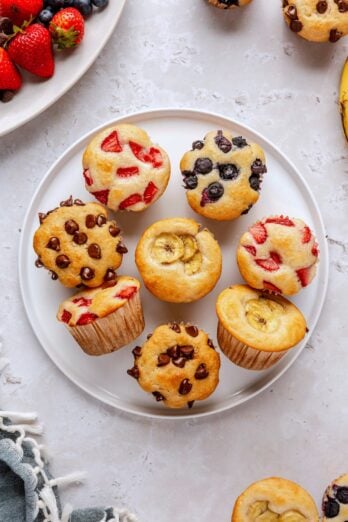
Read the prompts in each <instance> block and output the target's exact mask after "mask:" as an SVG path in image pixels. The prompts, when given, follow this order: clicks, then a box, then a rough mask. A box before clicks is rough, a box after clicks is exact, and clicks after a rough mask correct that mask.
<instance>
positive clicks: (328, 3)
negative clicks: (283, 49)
mask: <svg viewBox="0 0 348 522" xmlns="http://www.w3.org/2000/svg"><path fill="white" fill-rule="evenodd" d="M283 12H284V17H285V21H286V23H287V24H288V26H289V27H290V29H291V30H292V31H293V32H294V33H297V34H298V35H300V36H302V38H305V39H306V40H310V41H311V42H332V43H335V42H337V41H338V40H339V39H340V38H342V36H346V35H347V34H348V1H347V0H324V1H318V0H283Z"/></svg>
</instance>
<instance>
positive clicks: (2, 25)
mask: <svg viewBox="0 0 348 522" xmlns="http://www.w3.org/2000/svg"><path fill="white" fill-rule="evenodd" d="M0 31H2V32H3V33H5V34H6V35H10V34H12V33H13V23H12V22H11V20H10V18H7V17H6V16H1V17H0Z"/></svg>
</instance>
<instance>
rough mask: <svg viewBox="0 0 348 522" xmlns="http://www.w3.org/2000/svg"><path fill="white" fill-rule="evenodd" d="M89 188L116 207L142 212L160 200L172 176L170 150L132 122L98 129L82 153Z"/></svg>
mask: <svg viewBox="0 0 348 522" xmlns="http://www.w3.org/2000/svg"><path fill="white" fill-rule="evenodd" d="M82 163H83V169H84V171H83V175H84V179H85V187H86V189H87V190H88V191H89V192H90V193H91V194H92V195H93V196H94V197H95V198H96V199H98V201H100V202H101V203H103V204H104V205H106V206H107V207H108V208H110V209H111V210H113V211H115V212H116V211H119V210H128V211H133V212H140V211H142V210H144V209H146V208H147V207H149V206H150V205H152V204H153V203H154V202H155V201H157V200H158V199H159V198H160V196H161V195H162V194H163V192H164V191H165V189H166V188H167V185H168V182H169V177H170V161H169V157H168V154H167V153H166V152H165V150H164V149H163V148H162V147H160V146H159V145H155V144H153V142H152V141H151V139H150V137H149V136H148V134H147V133H146V132H145V131H144V130H142V129H140V128H139V127H136V126H135V125H130V124H119V125H114V126H112V127H109V128H107V129H104V130H102V131H100V132H98V133H97V134H96V135H95V136H94V137H93V138H92V140H91V141H90V142H89V143H88V145H87V147H86V149H85V151H84V154H83V162H82Z"/></svg>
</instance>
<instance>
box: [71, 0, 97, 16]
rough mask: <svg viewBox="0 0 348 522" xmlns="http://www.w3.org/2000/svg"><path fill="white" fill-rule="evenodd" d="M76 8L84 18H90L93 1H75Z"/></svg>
mask: <svg viewBox="0 0 348 522" xmlns="http://www.w3.org/2000/svg"><path fill="white" fill-rule="evenodd" d="M74 7H76V9H77V10H78V11H80V13H81V14H82V15H83V16H89V15H90V14H91V13H92V11H93V7H92V4H91V0H74Z"/></svg>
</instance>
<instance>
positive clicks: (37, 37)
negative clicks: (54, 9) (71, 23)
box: [8, 24, 54, 78]
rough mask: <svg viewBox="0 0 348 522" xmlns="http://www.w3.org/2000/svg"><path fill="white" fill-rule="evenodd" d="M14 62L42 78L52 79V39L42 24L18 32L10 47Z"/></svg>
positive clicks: (9, 50) (9, 51)
mask: <svg viewBox="0 0 348 522" xmlns="http://www.w3.org/2000/svg"><path fill="white" fill-rule="evenodd" d="M8 53H9V55H10V57H11V58H12V60H13V61H14V62H15V63H16V64H17V65H19V66H20V67H22V68H23V69H25V70H26V71H29V72H30V73H32V74H35V75H36V76H40V78H50V77H51V76H52V75H53V73H54V59H53V52H52V39H51V35H50V33H49V31H48V30H47V29H46V28H45V27H43V26H42V25H41V24H32V25H29V26H27V27H26V28H25V29H21V30H19V31H18V32H17V34H16V36H15V37H14V38H13V40H11V41H10V44H9V46H8Z"/></svg>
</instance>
